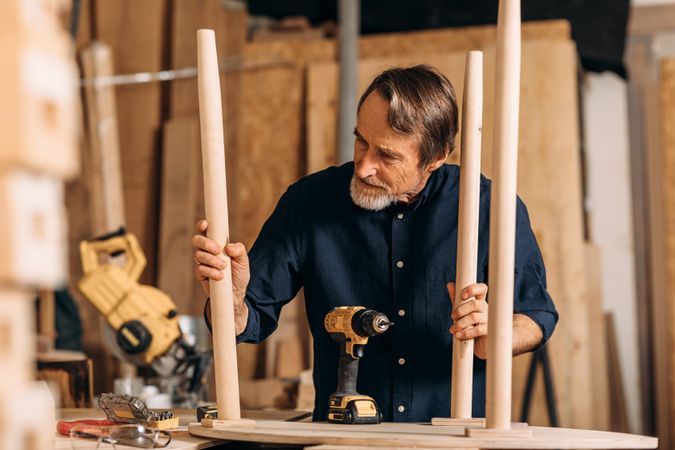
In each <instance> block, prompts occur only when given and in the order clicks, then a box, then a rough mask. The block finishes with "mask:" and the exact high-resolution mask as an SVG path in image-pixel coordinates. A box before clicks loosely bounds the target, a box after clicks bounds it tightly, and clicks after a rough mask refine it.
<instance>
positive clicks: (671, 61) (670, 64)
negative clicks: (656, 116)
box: [659, 58, 675, 429]
mask: <svg viewBox="0 0 675 450" xmlns="http://www.w3.org/2000/svg"><path fill="white" fill-rule="evenodd" d="M659 69H660V70H659V72H660V81H661V83H660V87H659V91H660V92H659V105H660V117H661V118H662V122H661V127H660V128H661V133H660V140H661V150H660V155H659V156H660V160H661V168H662V172H661V173H662V179H661V193H662V196H663V203H662V209H661V211H662V214H663V219H664V223H663V228H664V229H663V231H664V232H665V234H664V235H663V236H662V239H663V240H664V243H665V277H666V280H665V288H666V290H665V292H666V293H668V294H667V296H666V297H665V301H666V304H665V308H666V311H667V318H666V319H665V323H667V324H672V320H673V318H674V317H675V301H674V300H673V295H672V292H673V289H675V210H674V209H672V208H675V154H674V153H675V126H673V123H672V120H669V119H668V118H671V117H673V116H672V115H671V114H673V113H675V58H668V59H663V60H662V61H661V63H660V68H659ZM667 330H668V331H667V337H666V342H667V346H668V352H667V355H668V356H667V367H668V368H669V370H668V374H669V376H668V394H667V395H668V400H667V403H668V406H667V408H668V410H669V416H670V417H669V421H668V424H667V426H668V427H669V429H672V427H673V425H675V413H674V411H675V378H673V374H672V368H673V367H675V366H674V364H675V331H673V327H672V325H670V326H668V328H667Z"/></svg>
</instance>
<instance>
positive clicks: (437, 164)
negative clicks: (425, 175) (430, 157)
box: [427, 150, 450, 173]
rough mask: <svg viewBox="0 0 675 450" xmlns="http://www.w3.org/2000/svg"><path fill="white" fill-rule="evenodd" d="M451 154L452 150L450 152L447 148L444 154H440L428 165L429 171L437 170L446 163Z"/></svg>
mask: <svg viewBox="0 0 675 450" xmlns="http://www.w3.org/2000/svg"><path fill="white" fill-rule="evenodd" d="M449 154H450V152H448V151H447V150H446V151H445V152H443V154H442V155H440V156H439V157H438V158H436V159H435V160H434V161H433V162H432V163H431V164H429V165H428V166H427V171H428V172H429V173H431V172H433V171H434V170H436V169H438V168H439V167H441V166H442V165H443V164H444V163H445V161H446V160H447V159H448V156H449Z"/></svg>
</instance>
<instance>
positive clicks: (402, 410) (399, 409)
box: [396, 405, 405, 413]
mask: <svg viewBox="0 0 675 450" xmlns="http://www.w3.org/2000/svg"><path fill="white" fill-rule="evenodd" d="M396 409H398V412H400V413H402V412H405V406H403V405H398V408H396Z"/></svg>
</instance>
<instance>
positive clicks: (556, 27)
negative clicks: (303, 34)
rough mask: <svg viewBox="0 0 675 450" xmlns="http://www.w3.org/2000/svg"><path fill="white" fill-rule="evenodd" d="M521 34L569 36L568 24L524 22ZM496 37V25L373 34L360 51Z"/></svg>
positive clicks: (474, 44)
mask: <svg viewBox="0 0 675 450" xmlns="http://www.w3.org/2000/svg"><path fill="white" fill-rule="evenodd" d="M521 36H522V40H523V41H527V40H533V39H539V40H549V39H569V38H570V36H571V33H570V25H569V23H568V22H567V21H565V20H550V21H536V22H524V23H523V24H522V33H521ZM496 39H497V28H496V27H494V26H492V25H481V26H473V27H458V28H446V29H440V30H425V31H412V32H404V33H386V34H373V35H369V36H364V37H363V38H361V42H360V46H359V55H361V58H362V59H364V58H376V57H377V58H382V57H386V56H391V57H397V56H404V55H433V54H438V53H450V52H455V51H459V50H480V49H482V48H484V47H485V46H486V45H487V46H490V45H493V43H494V42H495V41H496Z"/></svg>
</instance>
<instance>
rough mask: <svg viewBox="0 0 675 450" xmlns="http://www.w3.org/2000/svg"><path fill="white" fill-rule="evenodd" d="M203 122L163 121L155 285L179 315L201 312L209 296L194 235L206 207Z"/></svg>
mask: <svg viewBox="0 0 675 450" xmlns="http://www.w3.org/2000/svg"><path fill="white" fill-rule="evenodd" d="M203 190H204V188H203V180H202V164H201V149H200V144H199V122H198V121H197V120H196V119H194V118H182V119H173V120H171V121H169V122H165V124H164V152H163V155H162V185H161V208H160V210H161V216H160V219H161V220H160V229H159V258H158V279H157V283H158V284H157V286H158V287H159V289H160V290H162V291H163V292H165V293H166V294H168V295H169V296H170V297H171V298H172V299H173V301H174V303H175V304H176V307H177V308H178V311H180V312H181V314H191V315H194V316H200V315H201V314H202V309H203V307H204V302H205V300H206V295H205V294H204V292H203V291H202V288H201V286H200V285H199V283H198V282H197V280H196V279H195V277H194V272H193V267H194V261H193V249H192V243H191V239H190V238H191V236H192V235H193V234H194V233H195V222H196V220H197V218H199V217H202V215H203V211H204V205H203V198H204V197H203V195H199V193H200V192H203Z"/></svg>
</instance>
